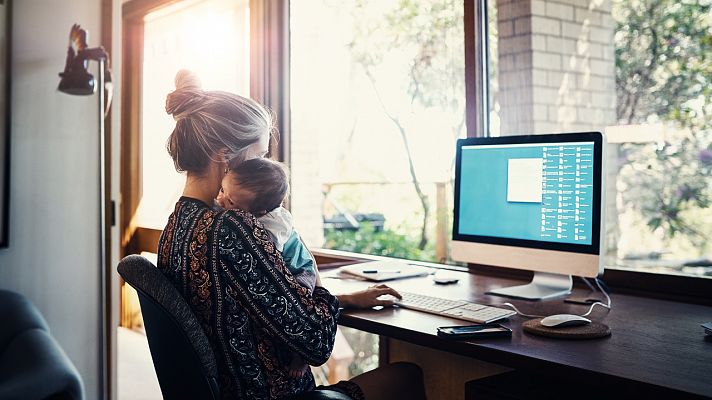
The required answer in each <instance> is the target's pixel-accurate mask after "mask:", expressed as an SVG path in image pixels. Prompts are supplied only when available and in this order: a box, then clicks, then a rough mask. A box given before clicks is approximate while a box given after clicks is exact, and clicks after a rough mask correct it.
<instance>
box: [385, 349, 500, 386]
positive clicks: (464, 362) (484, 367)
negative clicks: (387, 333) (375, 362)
mask: <svg viewBox="0 0 712 400" xmlns="http://www.w3.org/2000/svg"><path fill="white" fill-rule="evenodd" d="M384 342H386V343H385V344H386V346H385V352H386V354H387V358H386V357H384V350H383V347H384V346H383V344H384ZM380 347H381V349H382V350H380V351H379V355H380V360H379V363H380V364H381V365H383V363H386V364H387V363H393V362H398V361H408V362H412V363H414V364H417V365H419V366H420V368H422V369H423V376H424V379H425V391H426V394H427V396H428V400H441V399H442V400H450V399H453V400H460V399H461V400H464V399H465V383H466V382H468V381H471V380H473V379H479V378H484V377H486V376H491V375H496V374H500V373H503V372H507V371H511V369H509V368H506V367H503V366H501V365H497V364H491V363H488V362H484V361H480V360H476V359H473V358H469V357H464V356H458V355H456V354H452V353H447V352H444V351H439V350H433V349H431V348H428V347H423V346H418V345H415V344H411V343H408V342H403V341H400V340H395V339H389V338H383V337H382V338H381V340H380Z"/></svg>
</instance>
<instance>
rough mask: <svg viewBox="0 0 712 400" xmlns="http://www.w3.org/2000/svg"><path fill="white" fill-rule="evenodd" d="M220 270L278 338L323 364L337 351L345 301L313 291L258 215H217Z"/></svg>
mask: <svg viewBox="0 0 712 400" xmlns="http://www.w3.org/2000/svg"><path fill="white" fill-rule="evenodd" d="M216 223H217V225H216V231H217V232H218V235H219V237H218V240H217V246H218V248H217V252H218V254H219V261H218V268H220V273H221V275H222V276H223V277H224V281H225V284H226V285H227V286H228V290H229V291H230V292H231V293H233V294H234V296H235V297H236V299H237V300H238V301H239V302H240V304H241V305H242V306H243V307H245V308H246V309H247V310H248V311H249V314H250V315H251V317H252V319H253V320H254V321H255V322H256V323H257V324H258V325H259V326H260V327H261V328H263V329H264V330H265V331H266V332H267V333H268V334H269V335H270V336H272V337H273V338H274V339H275V340H277V341H279V342H281V343H283V344H284V345H285V346H287V347H289V348H290V349H291V350H292V351H294V352H296V353H297V354H299V355H300V356H301V357H302V358H303V359H304V360H305V361H306V362H308V363H309V364H312V365H320V364H323V363H324V362H326V360H327V359H328V358H329V356H330V355H331V351H332V349H333V346H334V336H335V334H336V323H337V320H338V316H339V301H338V299H337V298H336V297H334V296H332V295H331V294H330V293H329V292H328V291H327V290H326V289H324V288H322V287H316V288H315V289H314V292H313V293H311V294H310V293H309V290H307V289H306V288H305V287H303V286H301V285H300V284H299V283H298V282H297V281H296V280H295V279H294V277H293V276H292V274H291V273H290V272H289V271H288V269H287V268H286V267H285V265H284V261H283V260H282V257H281V255H280V253H279V252H278V251H277V250H276V249H275V248H274V244H273V243H272V241H271V240H270V238H269V235H268V234H267V232H266V231H265V230H264V229H263V228H262V227H261V225H259V226H258V224H257V223H256V219H255V218H254V217H253V216H252V215H251V214H248V213H245V212H242V211H240V210H231V211H227V212H225V213H224V214H223V215H222V217H221V218H217V221H216Z"/></svg>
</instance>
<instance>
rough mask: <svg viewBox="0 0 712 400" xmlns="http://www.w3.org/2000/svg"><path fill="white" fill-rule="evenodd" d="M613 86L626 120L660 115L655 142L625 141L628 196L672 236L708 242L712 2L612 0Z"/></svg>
mask: <svg viewBox="0 0 712 400" xmlns="http://www.w3.org/2000/svg"><path fill="white" fill-rule="evenodd" d="M612 12H613V16H614V18H615V20H616V22H617V26H616V35H615V45H616V92H617V98H618V107H617V113H618V120H619V121H620V122H621V123H624V124H626V123H628V124H630V123H646V122H658V121H660V122H662V123H663V124H664V125H666V126H668V127H671V128H672V129H671V130H673V131H676V132H675V133H674V134H672V135H669V137H667V138H666V141H665V142H664V143H659V144H658V145H657V146H651V145H640V144H627V145H625V146H624V147H623V149H622V151H623V154H622V158H621V160H620V164H621V165H622V168H621V171H620V175H619V185H622V186H623V187H622V189H623V190H622V191H621V193H622V196H623V200H624V201H623V203H624V204H625V206H626V207H628V208H631V209H634V210H636V211H637V212H639V213H640V214H641V215H642V216H643V218H644V219H645V220H646V222H647V225H648V227H649V228H650V229H651V231H653V232H656V231H660V232H662V233H663V236H664V238H665V239H666V240H667V241H668V242H669V241H670V240H671V239H672V238H674V237H675V236H678V235H683V236H685V237H686V238H687V239H688V240H689V241H690V242H692V243H693V244H695V245H696V246H698V247H699V248H701V249H704V248H706V246H707V245H708V244H709V240H710V239H709V235H708V233H707V232H705V229H704V228H705V227H704V224H705V221H700V220H699V219H698V218H695V217H692V216H698V215H699V214H700V213H699V212H696V210H707V212H709V207H710V201H711V199H712V193H711V190H712V188H711V187H710V185H711V184H712V172H711V168H712V167H711V166H710V164H712V160H710V158H711V157H712V151H711V150H710V146H712V145H711V143H712V130H711V129H710V128H711V127H712V5H711V2H710V1H708V0H697V1H694V0H685V1H679V0H614V1H613V11H612Z"/></svg>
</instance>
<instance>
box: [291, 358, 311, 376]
mask: <svg viewBox="0 0 712 400" xmlns="http://www.w3.org/2000/svg"><path fill="white" fill-rule="evenodd" d="M308 369H309V366H308V365H307V363H305V362H304V360H303V359H302V357H300V356H298V355H296V354H295V355H294V357H293V358H292V362H291V363H290V364H289V376H290V377H291V378H301V377H303V376H304V375H305V374H306V373H307V370H308Z"/></svg>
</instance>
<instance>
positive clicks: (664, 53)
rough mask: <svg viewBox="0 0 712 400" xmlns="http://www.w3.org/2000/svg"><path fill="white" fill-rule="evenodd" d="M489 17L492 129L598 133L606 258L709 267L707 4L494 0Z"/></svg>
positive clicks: (660, 268)
mask: <svg viewBox="0 0 712 400" xmlns="http://www.w3.org/2000/svg"><path fill="white" fill-rule="evenodd" d="M488 15H489V24H488V27H489V63H488V66H489V76H490V86H489V105H490V110H489V120H490V134H491V135H493V136H497V135H509V134H517V133H553V132H573V131H590V130H596V131H604V132H605V133H606V135H607V137H608V142H609V145H608V146H607V149H606V150H607V153H608V154H607V160H606V166H605V168H604V171H605V173H606V178H607V187H606V191H607V203H606V206H605V212H606V231H605V235H606V236H605V251H606V265H607V266H614V267H617V268H632V269H639V270H645V271H653V272H664V273H677V274H688V275H696V276H701V275H706V276H712V268H711V267H709V265H707V266H705V260H704V258H709V257H710V255H711V254H712V208H711V207H710V201H711V200H712V197H711V196H712V119H710V111H712V92H710V91H709V86H710V82H709V80H710V76H712V64H710V63H709V61H708V58H709V56H710V55H712V42H710V40H709V37H710V34H711V33H712V16H711V15H712V14H711V13H710V4H709V2H702V3H701V4H700V3H699V2H674V1H654V0H604V1H593V0H591V1H589V0H583V1H580V0H576V1H575V0H541V1H531V2H529V1H527V2H517V1H513V2H510V1H506V0H499V1H496V2H495V1H491V2H489V7H488ZM707 264H709V260H707Z"/></svg>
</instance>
